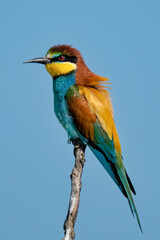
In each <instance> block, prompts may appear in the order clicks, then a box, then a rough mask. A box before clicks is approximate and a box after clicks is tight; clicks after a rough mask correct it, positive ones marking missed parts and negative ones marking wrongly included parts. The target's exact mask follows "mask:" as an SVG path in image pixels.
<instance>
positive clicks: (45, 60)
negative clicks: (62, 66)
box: [24, 57, 51, 64]
mask: <svg viewBox="0 0 160 240" xmlns="http://www.w3.org/2000/svg"><path fill="white" fill-rule="evenodd" d="M24 63H41V64H49V63H51V60H50V59H49V58H45V57H44V58H43V57H40V58H33V59H30V60H28V61H25V62H24Z"/></svg>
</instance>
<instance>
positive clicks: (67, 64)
mask: <svg viewBox="0 0 160 240" xmlns="http://www.w3.org/2000/svg"><path fill="white" fill-rule="evenodd" d="M81 58H82V57H81V54H80V52H79V51H78V50H76V49H75V48H72V47H71V46H68V45H57V46H54V47H51V48H50V49H49V50H48V52H47V53H46V55H45V57H42V58H34V59H31V60H29V61H26V62H25V63H41V64H44V65H45V67H46V69H47V71H48V72H49V73H50V75H51V76H52V77H53V78H55V77H58V76H61V75H67V74H70V73H72V72H73V71H76V70H77V63H78V61H79V60H80V59H81Z"/></svg>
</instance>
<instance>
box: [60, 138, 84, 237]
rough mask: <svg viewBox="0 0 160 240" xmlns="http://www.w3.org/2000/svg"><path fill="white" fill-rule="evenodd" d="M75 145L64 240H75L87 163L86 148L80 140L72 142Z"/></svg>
mask: <svg viewBox="0 0 160 240" xmlns="http://www.w3.org/2000/svg"><path fill="white" fill-rule="evenodd" d="M72 143H73V145H74V156H75V165H74V168H73V170H72V174H71V176H70V177H71V194H70V201H69V208H68V213H67V217H66V220H65V222H64V226H63V228H64V238H63V239H62V240H74V238H75V231H74V225H75V221H76V218H77V213H78V208H79V201H80V191H81V185H82V183H81V176H82V171H83V166H84V163H85V148H86V146H85V145H84V144H83V142H82V141H81V140H80V139H76V140H73V141H72Z"/></svg>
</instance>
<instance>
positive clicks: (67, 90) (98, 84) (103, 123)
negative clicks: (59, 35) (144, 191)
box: [26, 45, 142, 231]
mask: <svg viewBox="0 0 160 240" xmlns="http://www.w3.org/2000/svg"><path fill="white" fill-rule="evenodd" d="M26 63H41V64H44V65H45V67H46V69H47V71H48V72H49V73H50V75H51V76H52V78H53V92H54V111H55V114H56V116H57V118H58V119H59V121H60V123H61V124H62V125H63V127H64V128H65V129H66V131H67V133H68V137H69V139H71V140H73V139H76V138H80V139H81V140H82V141H83V142H84V143H85V144H86V145H88V147H89V148H90V149H91V150H92V152H93V153H94V154H95V156H96V157H97V158H98V160H99V161H100V162H101V164H102V165H103V167H104V168H105V169H106V171H107V172H108V173H109V175H110V176H111V177H112V179H113V180H114V182H115V183H116V184H117V186H118V187H119V189H120V190H121V192H122V193H123V194H124V196H125V197H126V198H127V199H128V202H129V206H130V209H131V211H132V213H133V215H134V214H135V215H136V217H137V221H138V224H139V227H140V229H141V231H142V228H141V224H140V220H139V217H138V213H137V210H136V206H135V204H134V201H133V197H132V194H131V191H132V192H133V193H134V194H136V192H135V189H134V187H133V185H132V182H131V180H130V178H129V176H128V174H127V172H126V169H125V167H124V164H123V159H122V155H121V145H120V141H119V137H118V133H117V130H116V127H115V123H114V118H113V110H112V104H111V100H110V94H109V92H108V90H106V89H105V87H104V85H102V84H103V83H107V81H108V79H107V78H104V77H100V76H98V75H96V74H95V73H93V72H91V71H90V69H89V68H88V67H87V66H86V64H85V62H84V60H83V58H82V56H81V54H80V52H79V51H78V50H76V49H75V48H72V47H71V46H68V45H58V46H54V47H51V48H50V49H49V51H48V52H47V54H46V56H45V57H44V58H34V59H31V60H29V61H27V62H26Z"/></svg>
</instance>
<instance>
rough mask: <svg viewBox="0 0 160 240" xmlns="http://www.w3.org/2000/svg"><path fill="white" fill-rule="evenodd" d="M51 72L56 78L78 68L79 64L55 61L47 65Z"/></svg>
mask: <svg viewBox="0 0 160 240" xmlns="http://www.w3.org/2000/svg"><path fill="white" fill-rule="evenodd" d="M45 67H46V69H47V71H48V72H49V74H50V75H51V76H52V77H53V78H54V77H57V76H60V75H64V74H67V73H69V72H72V71H74V70H76V68H77V66H76V64H74V63H70V62H63V63H61V62H53V63H50V64H46V65H45Z"/></svg>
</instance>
